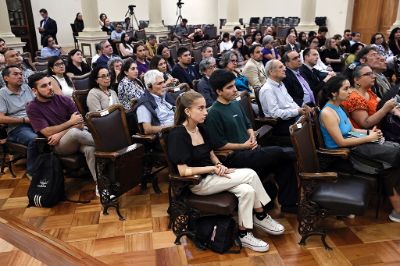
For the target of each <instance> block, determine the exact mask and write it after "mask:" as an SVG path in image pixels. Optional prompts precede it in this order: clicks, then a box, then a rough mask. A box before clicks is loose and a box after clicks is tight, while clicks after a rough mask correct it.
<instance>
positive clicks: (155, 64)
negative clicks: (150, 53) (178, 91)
mask: <svg viewBox="0 0 400 266" xmlns="http://www.w3.org/2000/svg"><path fill="white" fill-rule="evenodd" d="M150 69H157V70H158V71H160V72H161V73H163V75H164V80H165V86H166V87H167V88H170V87H173V88H176V86H177V85H178V83H179V80H178V79H176V78H174V77H173V76H172V75H171V73H169V71H168V67H167V62H166V61H165V59H164V58H162V57H161V56H159V55H156V56H154V57H153V59H151V61H150Z"/></svg>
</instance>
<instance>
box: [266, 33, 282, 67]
mask: <svg viewBox="0 0 400 266" xmlns="http://www.w3.org/2000/svg"><path fill="white" fill-rule="evenodd" d="M273 41H274V37H272V36H271V35H266V36H264V38H263V41H262V47H263V49H262V54H263V60H262V61H263V64H264V65H265V64H266V63H267V62H268V60H271V59H278V60H281V56H280V55H279V52H278V49H276V48H275V47H274V46H273V45H272V42H273Z"/></svg>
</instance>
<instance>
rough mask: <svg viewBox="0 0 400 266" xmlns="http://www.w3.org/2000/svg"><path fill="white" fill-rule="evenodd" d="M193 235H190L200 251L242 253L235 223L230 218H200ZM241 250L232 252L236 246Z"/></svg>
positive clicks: (221, 216)
mask: <svg viewBox="0 0 400 266" xmlns="http://www.w3.org/2000/svg"><path fill="white" fill-rule="evenodd" d="M191 231H192V232H193V234H191V235H189V237H190V238H191V239H192V241H193V242H194V243H195V244H196V246H197V247H198V248H200V249H206V248H208V249H210V250H212V251H215V252H218V253H221V254H222V253H240V249H241V248H242V243H241V241H240V239H239V235H238V231H237V227H236V223H235V221H234V220H233V219H232V217H230V216H226V215H216V216H205V217H200V218H198V219H197V220H196V222H195V224H194V228H192V230H191ZM235 242H236V244H237V245H238V246H239V250H230V249H231V248H232V246H233V245H234V244H235Z"/></svg>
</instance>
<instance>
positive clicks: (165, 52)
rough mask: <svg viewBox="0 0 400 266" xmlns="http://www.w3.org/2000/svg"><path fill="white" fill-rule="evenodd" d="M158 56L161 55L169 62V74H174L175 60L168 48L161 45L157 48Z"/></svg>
mask: <svg viewBox="0 0 400 266" xmlns="http://www.w3.org/2000/svg"><path fill="white" fill-rule="evenodd" d="M157 55H161V56H162V58H164V60H165V61H166V62H167V68H168V72H170V73H171V72H172V68H173V67H174V66H175V62H174V59H173V58H172V56H171V51H170V50H169V48H168V46H165V45H162V44H160V45H159V46H158V48H157Z"/></svg>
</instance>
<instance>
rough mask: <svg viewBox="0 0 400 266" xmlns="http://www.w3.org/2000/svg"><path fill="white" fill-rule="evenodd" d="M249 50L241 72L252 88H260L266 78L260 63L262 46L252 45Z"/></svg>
mask: <svg viewBox="0 0 400 266" xmlns="http://www.w3.org/2000/svg"><path fill="white" fill-rule="evenodd" d="M249 52H250V59H249V60H248V61H247V63H246V65H245V66H244V68H243V72H242V73H243V75H244V76H246V77H247V79H248V80H249V83H250V86H252V87H253V89H255V88H261V87H262V85H264V83H265V81H266V80H267V74H266V73H265V69H264V66H263V64H262V59H263V55H262V47H261V45H253V46H252V47H251V48H250V51H249Z"/></svg>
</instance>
